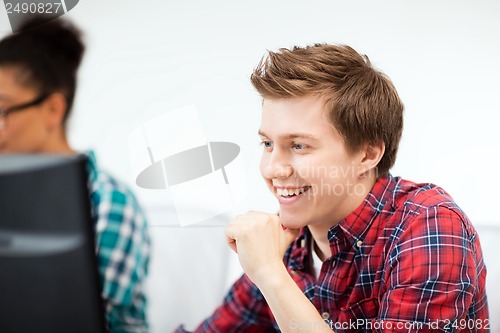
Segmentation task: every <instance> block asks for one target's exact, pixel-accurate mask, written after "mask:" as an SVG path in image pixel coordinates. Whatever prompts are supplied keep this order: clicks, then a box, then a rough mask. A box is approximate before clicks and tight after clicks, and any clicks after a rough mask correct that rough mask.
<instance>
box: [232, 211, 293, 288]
mask: <svg viewBox="0 0 500 333" xmlns="http://www.w3.org/2000/svg"><path fill="white" fill-rule="evenodd" d="M298 233H299V230H291V229H283V226H282V225H281V223H280V218H279V216H277V215H273V214H267V213H262V212H248V213H246V214H243V215H239V216H237V217H235V218H234V219H233V220H232V221H231V222H230V223H229V226H228V227H227V229H226V241H227V243H228V245H229V247H230V248H231V249H232V250H233V251H235V252H236V253H238V258H239V260H240V264H241V266H242V267H243V270H244V271H245V273H246V274H247V276H248V277H249V278H250V279H251V280H252V281H253V282H254V283H255V284H256V285H259V284H260V283H261V282H263V281H265V280H267V279H269V278H270V277H272V276H274V274H273V273H275V272H277V271H282V270H283V268H284V265H283V255H284V254H285V251H286V249H287V247H288V246H289V245H290V243H291V242H292V241H293V240H294V239H295V238H296V237H297V235H298Z"/></svg>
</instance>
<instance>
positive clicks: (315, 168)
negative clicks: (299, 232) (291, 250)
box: [259, 97, 364, 229]
mask: <svg viewBox="0 0 500 333" xmlns="http://www.w3.org/2000/svg"><path fill="white" fill-rule="evenodd" d="M259 133H260V135H261V138H262V142H263V146H264V151H263V154H262V160H261V163H260V171H261V173H262V176H263V177H264V179H265V180H266V183H267V185H268V186H269V189H270V190H271V192H272V193H274V195H275V196H276V197H277V199H278V201H279V203H280V217H281V220H282V224H283V225H284V226H285V227H288V228H293V229H297V228H301V227H303V226H305V225H317V226H321V227H331V226H333V225H334V224H336V223H337V222H339V220H340V219H343V218H344V217H345V216H347V215H348V214H349V213H350V212H351V211H352V210H353V209H354V208H356V207H352V205H353V202H355V201H356V200H355V199H353V198H354V197H356V194H357V193H358V194H359V193H361V191H362V190H364V189H362V188H359V185H360V184H357V182H356V180H357V177H356V160H357V157H356V154H349V153H348V151H347V148H346V145H345V143H344V140H343V138H342V137H341V135H340V134H339V133H338V132H337V131H336V130H335V129H334V128H333V126H332V125H331V123H330V122H329V121H328V113H327V111H326V109H325V105H324V102H323V100H322V99H319V98H317V97H301V98H287V99H265V100H264V104H263V108H262V122H261V127H260V131H259Z"/></svg>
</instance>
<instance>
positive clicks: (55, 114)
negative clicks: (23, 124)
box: [44, 92, 67, 129]
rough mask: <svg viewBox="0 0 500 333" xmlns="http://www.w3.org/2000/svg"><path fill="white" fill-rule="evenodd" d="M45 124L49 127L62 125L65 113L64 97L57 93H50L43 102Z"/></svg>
mask: <svg viewBox="0 0 500 333" xmlns="http://www.w3.org/2000/svg"><path fill="white" fill-rule="evenodd" d="M44 106H45V115H46V120H47V122H46V123H47V126H48V127H49V128H50V129H53V128H58V127H60V126H62V125H63V122H64V115H65V114H66V106H67V103H66V97H65V96H64V95H63V94H61V93H59V92H56V93H52V94H50V95H49V96H48V97H47V99H46V100H45V102H44Z"/></svg>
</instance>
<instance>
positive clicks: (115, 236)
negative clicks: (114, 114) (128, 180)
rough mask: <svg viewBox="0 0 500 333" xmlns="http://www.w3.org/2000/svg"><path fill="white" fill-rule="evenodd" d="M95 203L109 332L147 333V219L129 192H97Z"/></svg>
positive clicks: (99, 262)
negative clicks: (144, 288)
mask: <svg viewBox="0 0 500 333" xmlns="http://www.w3.org/2000/svg"><path fill="white" fill-rule="evenodd" d="M97 201H98V204H97V206H96V207H95V209H96V217H97V221H96V247H97V261H98V266H99V278H100V282H101V286H102V296H103V299H104V303H105V307H106V317H107V318H106V319H107V323H108V326H109V330H110V332H112V333H132V332H135V333H143V332H148V325H147V321H146V297H145V294H144V290H143V284H144V280H145V278H146V275H147V270H148V264H149V246H150V240H149V235H148V233H147V225H146V219H145V217H144V214H143V213H142V210H141V209H140V207H139V205H138V204H137V202H136V200H135V197H134V196H133V195H132V194H131V193H129V192H128V191H125V190H122V189H118V188H115V189H112V190H107V191H100V192H99V198H98V200H97Z"/></svg>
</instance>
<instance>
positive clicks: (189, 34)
mask: <svg viewBox="0 0 500 333" xmlns="http://www.w3.org/2000/svg"><path fill="white" fill-rule="evenodd" d="M499 13H500V2H498V1H495V0H474V1H472V0H470V1H464V0H442V1H430V0H420V1H397V0H390V1H368V0H366V1H334V0H321V1H307V2H306V1H262V0H257V1H247V2H244V3H243V2H241V1H240V2H237V1H229V0H213V1H192V0H186V1H164V0H156V1H155V0H142V1H131V0H120V1H118V0H106V1H98V0H81V1H80V3H79V4H78V6H77V7H76V8H75V9H74V10H73V11H71V12H70V13H69V14H68V17H70V18H71V19H73V20H74V21H75V22H76V23H77V24H78V25H79V26H80V27H82V28H83V30H84V31H85V33H86V40H87V45H88V52H87V54H86V58H85V60H84V63H83V66H82V68H81V72H80V86H79V92H78V96H77V100H76V107H75V110H74V111H75V115H74V116H73V119H72V125H71V127H70V131H71V141H72V143H73V144H74V145H75V146H76V147H78V148H81V149H83V148H87V147H95V148H96V150H97V152H98V154H99V156H100V160H101V163H102V164H103V165H104V166H105V167H106V168H108V169H110V170H112V171H113V172H114V173H115V174H117V175H119V176H120V177H121V178H122V179H124V180H126V181H128V182H129V183H130V184H131V186H134V185H133V179H134V177H135V175H134V174H132V172H131V163H130V157H129V152H128V143H127V140H128V135H129V134H130V131H131V130H132V129H133V128H134V127H136V126H138V125H139V124H140V123H141V122H142V121H144V120H147V119H149V118H151V117H153V116H155V115H158V114H159V113H161V112H165V111H170V110H174V109H177V108H179V107H183V106H186V105H191V104H194V105H196V107H197V108H198V111H199V113H200V117H201V120H202V124H203V127H204V130H205V136H206V138H207V139H208V140H210V141H217V140H221V141H230V142H235V143H237V144H239V145H240V146H241V148H242V152H241V154H242V158H243V159H244V161H245V165H246V172H247V176H248V183H249V189H248V196H247V198H246V200H245V201H244V202H243V203H242V204H241V205H239V206H238V207H236V209H235V210H234V212H237V211H245V210H248V209H262V210H268V211H273V210H274V209H275V208H276V205H275V203H274V202H273V201H272V199H271V197H270V195H269V194H268V193H267V191H266V189H265V188H264V186H263V183H262V182H261V181H260V176H259V174H258V170H257V169H258V168H257V165H258V158H259V150H258V147H257V145H258V136H257V134H256V132H257V129H258V124H259V114H260V99H259V97H258V96H257V94H256V93H255V92H254V91H253V89H252V87H251V85H250V83H249V76H250V73H251V71H252V69H253V67H254V66H255V65H256V64H257V63H258V61H259V59H260V57H261V56H262V55H263V54H264V53H265V51H266V49H272V50H275V49H277V48H279V47H289V46H292V45H307V44H312V43H315V42H329V43H345V44H349V45H351V46H353V47H354V48H356V49H357V50H358V51H360V52H362V53H365V54H367V55H368V56H369V57H370V59H371V60H372V62H373V63H374V64H375V66H376V67H378V68H380V69H381V70H382V71H384V72H385V73H387V74H388V75H389V76H390V77H391V78H392V80H393V81H394V83H395V85H396V87H397V89H398V91H399V93H400V95H401V97H402V99H403V101H404V103H405V105H406V119H405V132H404V136H403V141H402V144H401V147H400V153H399V156H398V161H397V163H396V166H395V168H394V169H393V174H395V175H401V176H403V177H405V178H409V179H412V180H416V181H432V182H434V183H437V184H439V185H441V186H443V187H444V188H445V189H447V190H448V191H449V192H450V193H451V194H452V195H453V196H454V197H455V199H456V200H457V202H458V203H459V204H460V205H461V206H462V207H463V208H464V210H465V211H466V212H467V213H468V215H469V217H470V218H471V219H472V221H473V222H474V223H475V224H476V225H477V226H496V227H498V228H500V219H499V218H498V215H497V213H496V210H495V209H494V208H493V207H495V206H496V200H497V197H496V193H497V189H498V188H499V187H500V180H499V179H500V178H499V177H498V175H497V173H498V172H499V168H498V166H499V162H500V158H499V155H498V152H499V151H500V135H499V130H498V124H499V120H500V116H499V113H500V99H499V98H498V91H499V88H500V87H499V86H500V85H499V83H498V78H499V77H500V62H499V61H498V59H500V38H499V37H498V36H500V24H499V23H498V15H499ZM0 32H1V31H0ZM135 189H136V190H137V192H138V193H139V195H140V197H141V200H142V201H143V202H144V204H145V206H146V207H147V208H148V213H149V214H150V217H151V221H152V223H153V226H152V228H151V232H152V234H153V237H154V240H155V243H156V247H155V252H154V259H153V266H152V278H151V280H152V281H151V285H150V288H151V290H154V291H155V292H154V296H153V300H152V307H153V309H152V317H153V319H154V325H155V331H156V332H160V331H162V332H163V331H169V330H171V329H172V327H173V325H175V324H177V323H178V322H180V321H183V322H189V323H190V324H191V325H195V324H196V322H198V321H199V320H201V319H202V318H203V317H204V316H206V315H207V314H208V313H209V312H210V311H211V309H212V307H213V306H215V304H217V303H218V302H219V301H220V297H221V296H222V294H223V291H224V290H225V288H226V287H227V285H228V283H229V281H230V280H231V279H233V278H234V276H235V275H237V273H238V269H237V268H234V267H235V264H234V263H235V260H234V256H231V255H230V254H229V252H228V251H227V249H225V247H224V246H223V241H224V240H223V237H222V232H223V228H221V227H219V228H188V229H180V228H174V227H168V228H167V227H165V226H160V224H162V223H164V222H165V221H166V220H168V219H170V218H175V217H173V216H172V211H171V210H169V208H168V207H170V206H171V204H172V202H171V198H170V196H169V193H168V192H167V191H159V192H151V191H149V192H148V191H141V190H139V189H138V188H137V187H135ZM234 212H231V213H230V214H228V215H227V216H226V217H223V218H221V219H219V220H220V223H219V224H224V223H226V222H227V219H228V218H229V217H228V216H230V215H231V214H233V213H234ZM487 230H489V229H487ZM207 236H208V237H207ZM207 239H209V240H207ZM221 244H222V245H221ZM491 244H492V246H493V242H491ZM489 251H493V249H492V247H491V248H487V249H485V252H488V253H489ZM486 257H487V258H492V257H491V254H489V256H488V255H486ZM207 258H209V259H207ZM207 262H209V263H212V266H208V265H207ZM228 263H232V264H231V265H229V266H228ZM487 264H488V265H489V266H493V265H494V263H493V262H492V260H491V261H490V262H488V261H487ZM198 265H204V266H198ZM227 270H229V272H228V271H227ZM208 272H209V274H208ZM207 274H208V276H209V277H210V281H214V282H213V283H210V282H207V281H209V280H203V282H200V281H201V280H202V279H201V278H203V279H205V276H206V275H207ZM228 276H229V278H228ZM496 276H497V277H498V276H499V275H496ZM222 280H223V282H221V281H222ZM174 284H179V285H178V288H177V287H174V286H173V285H174ZM490 284H491V281H490ZM208 286H212V287H213V288H212V289H211V290H207V288H208ZM180 290H184V292H179V291H180ZM176 304H177V305H178V306H177V305H176ZM496 304H499V303H498V302H497V303H496ZM491 313H492V315H497V316H498V315H499V314H500V309H499V308H497V307H496V308H492V309H491Z"/></svg>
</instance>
